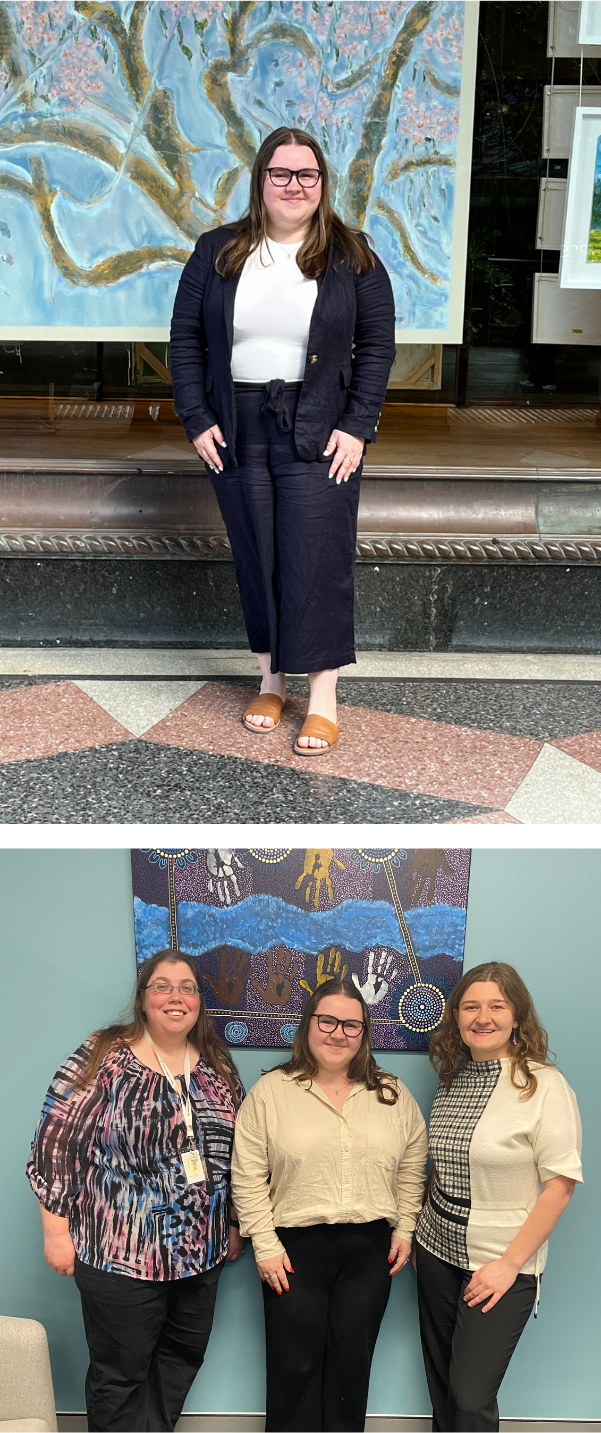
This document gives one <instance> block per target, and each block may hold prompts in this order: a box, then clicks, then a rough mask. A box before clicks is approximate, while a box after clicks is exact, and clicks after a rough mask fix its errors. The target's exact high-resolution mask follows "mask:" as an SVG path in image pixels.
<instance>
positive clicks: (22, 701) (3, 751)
mask: <svg viewBox="0 0 601 1433" xmlns="http://www.w3.org/2000/svg"><path fill="white" fill-rule="evenodd" d="M113 741H131V733H130V732H128V731H126V730H125V727H122V726H121V725H120V723H119V722H118V721H115V720H114V717H111V716H109V715H108V713H107V712H105V711H103V709H102V707H99V706H98V703H97V702H95V701H93V700H92V698H91V697H88V696H86V694H85V692H82V691H81V690H80V688H79V687H77V686H75V684H74V683H73V682H48V683H46V684H44V685H40V686H33V687H17V688H16V689H15V690H12V691H7V692H2V693H0V761H25V760H27V759H29V758H31V757H36V756H55V755H56V753H57V752H59V751H81V750H83V749H84V748H85V747H90V746H106V745H107V744H108V743H109V742H113Z"/></svg>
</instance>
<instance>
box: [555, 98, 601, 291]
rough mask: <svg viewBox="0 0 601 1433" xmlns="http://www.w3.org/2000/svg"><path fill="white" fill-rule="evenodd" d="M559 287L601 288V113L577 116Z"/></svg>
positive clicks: (577, 113) (583, 112) (578, 113)
mask: <svg viewBox="0 0 601 1433" xmlns="http://www.w3.org/2000/svg"><path fill="white" fill-rule="evenodd" d="M559 285H560V288H562V289H599V288H601V110H598V109H596V108H595V109H590V108H588V107H585V106H583V107H582V108H578V109H577V110H576V111H575V114H574V130H573V137H572V147H571V156H570V168H569V172H568V188H567V196H566V212H565V223H564V234H563V244H562V249H561V262H560V268H559Z"/></svg>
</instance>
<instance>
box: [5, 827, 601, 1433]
mask: <svg viewBox="0 0 601 1433" xmlns="http://www.w3.org/2000/svg"><path fill="white" fill-rule="evenodd" d="M600 889H601V852H600V851H548V852H547V851H523V850H521V851H475V852H474V854H473V858H472V874H471V882H470V902H469V909H468V921H467V943H466V958H465V965H466V968H469V967H470V966H473V965H476V964H478V963H479V962H480V961H482V960H485V959H489V958H491V957H496V958H499V959H507V960H510V961H511V962H512V963H514V964H515V965H516V966H517V967H518V969H519V970H520V972H521V973H522V975H523V976H524V978H525V980H526V981H527V983H528V984H529V985H530V988H531V989H532V991H533V993H534V995H535V999H536V1003H537V1006H538V1009H539V1012H540V1014H541V1017H542V1019H543V1020H544V1022H545V1024H546V1025H547V1026H548V1028H549V1031H550V1035H551V1043H552V1045H553V1046H554V1048H555V1050H556V1052H557V1055H558V1059H559V1063H560V1065H561V1068H562V1070H563V1071H564V1074H565V1075H566V1077H567V1079H568V1080H569V1082H570V1084H571V1085H572V1087H573V1088H574V1089H575V1090H576V1092H577V1095H578V1099H579V1102H580V1106H581V1110H582V1114H583V1121H584V1131H585V1162H584V1169H585V1181H586V1183H585V1186H584V1188H583V1189H578V1190H577V1191H576V1194H575V1196H574V1199H573V1201H572V1203H571V1205H570V1207H569V1209H568V1210H567V1212H566V1214H565V1215H564V1217H563V1219H562V1221H561V1224H560V1227H559V1229H558V1230H557V1231H556V1233H555V1234H554V1235H553V1236H552V1239H551V1254H550V1259H549V1264H548V1268H547V1272H546V1274H545V1279H544V1285H543V1297H542V1303H541V1309H540V1317H539V1319H538V1322H537V1323H536V1324H535V1323H533V1322H532V1321H531V1322H530V1323H529V1325H528V1327H527V1329H526V1331H525V1333H524V1335H523V1337H522V1340H521V1342H520V1344H519V1347H518V1349H517V1351H516V1354H515V1355H514V1358H513V1361H512V1363H511V1366H510V1370H509V1372H508V1374H507V1377H506V1379H505V1382H504V1384H503V1388H502V1390H501V1414H502V1416H504V1417H518V1416H525V1417H538V1418H541V1417H547V1418H569V1417H572V1418H595V1417H596V1418H598V1417H599V1416H600V1415H601V1398H600V1396H599V1380H598V1373H597V1371H596V1370H597V1365H598V1330H599V1299H598V1290H599V1287H600V1284H601V1278H600V1275H601V1270H600V1253H599V1249H600V1241H599V1237H598V1207H599V1187H600V1176H601V1170H600V1168H599V1164H600V1160H599V1137H598V1130H599V1113H598V1111H599V1083H600V1080H599V1073H598V1069H599V1062H598V1053H597V1052H598V1012H599V1008H600V1003H601V936H600V932H599V890H600ZM0 908H1V909H2V913H3V936H4V940H3V955H2V1000H3V1009H4V1011H5V1016H4V1030H3V1037H4V1038H3V1042H2V1047H1V1054H0V1061H1V1069H0V1075H1V1080H2V1090H3V1099H2V1102H1V1108H2V1161H1V1180H2V1185H1V1196H0V1197H1V1201H2V1204H1V1207H2V1221H1V1225H0V1239H1V1246H0V1256H1V1265H0V1274H1V1280H0V1286H1V1291H2V1292H1V1295H0V1311H1V1312H2V1313H6V1314H17V1315H22V1316H24V1317H32V1318H37V1319H40V1320H41V1322H42V1323H43V1324H44V1325H45V1327H46V1329H47V1331H48V1335H49V1339H50V1349H51V1356H52V1365H53V1372H54V1379H55V1389H56V1401H57V1407H58V1408H59V1409H60V1410H62V1411H68V1410H81V1409H83V1407H84V1397H83V1382H84V1376H85V1368H86V1347H85V1341H84V1337H83V1330H82V1325H81V1316H80V1311H79V1301H78V1296H77V1291H76V1289H75V1287H74V1285H73V1283H72V1281H71V1280H61V1279H60V1278H59V1277H58V1276H57V1275H55V1274H53V1273H52V1272H51V1271H50V1269H48V1267H47V1266H46V1265H45V1263H44V1261H43V1257H42V1239H41V1225H40V1220H39V1215H38V1211H37V1204H36V1200H35V1198H34V1196H33V1194H31V1193H30V1191H29V1188H28V1185H27V1183H26V1181H25V1177H24V1173H23V1169H24V1165H25V1160H26V1157H27V1152H28V1147H29V1142H30V1139H31V1134H32V1132H33V1128H34V1125H35V1122H36V1118H37V1115H38V1112H39V1109H40V1105H41V1102H42V1098H43V1095H44V1092H45V1090H46V1087H47V1084H48V1082H49V1080H50V1078H51V1076H52V1074H53V1073H54V1071H55V1069H56V1068H57V1066H58V1065H59V1064H60V1062H61V1061H62V1060H63V1059H64V1057H65V1055H66V1054H68V1053H69V1052H70V1051H71V1050H73V1049H74V1048H75V1046H76V1045H77V1044H78V1043H79V1042H80V1040H81V1039H82V1038H83V1036H84V1035H86V1034H87V1033H88V1032H89V1031H90V1030H91V1029H93V1028H95V1027H96V1026H97V1025H98V1024H100V1023H101V1022H103V1021H108V1020H109V1019H110V1018H112V1017H114V1016H115V1015H116V1013H117V1012H118V1011H119V1010H121V1009H122V1007H123V1006H124V1005H125V1004H126V1002H127V999H128V995H129V992H130V989H131V986H132V984H133V980H134V972H135V955H134V939H133V928H132V891H131V876H130V865H129V852H127V851H98V852H87V851H77V852H67V851H65V852H59V851H54V852H45V851H31V852H26V851H8V852H7V851H3V852H0ZM270 1063H271V1064H274V1063H277V1060H276V1058H275V1057H273V1056H270V1055H269V1054H268V1053H267V1052H266V1051H242V1052H240V1054H239V1066H240V1072H241V1075H242V1078H243V1079H244V1081H245V1082H246V1084H247V1086H250V1085H251V1084H252V1083H253V1081H254V1080H255V1079H256V1078H257V1077H258V1075H259V1074H260V1071H261V1069H262V1068H264V1067H265V1066H266V1065H268V1064H270ZM385 1063H386V1064H387V1065H388V1067H389V1068H390V1069H391V1070H393V1071H394V1072H395V1073H396V1074H398V1075H399V1076H400V1078H401V1079H403V1080H404V1081H405V1082H406V1084H407V1085H408V1086H409V1088H410V1089H411V1090H412V1092H413V1094H414V1095H415V1097H416V1099H417V1100H418V1101H419V1103H420V1105H421V1107H422V1109H423V1111H424V1113H425V1114H426V1115H427V1113H428V1109H429V1106H430V1104H431V1101H432V1098H433V1095H434V1089H435V1078H434V1075H433V1072H432V1071H431V1069H430V1066H429V1064H428V1060H427V1057H426V1056H425V1055H422V1054H388V1055H387V1056H386V1060H385ZM9 1091H10V1092H11V1094H10V1095H9V1093H8V1092H9ZM262 1350H263V1333H262V1310H261V1296H260V1285H259V1281H258V1278H257V1275H256V1272H255V1269H254V1264H253V1261H252V1257H251V1255H250V1254H249V1253H247V1254H245V1256H244V1258H243V1259H242V1260H241V1261H240V1262H239V1264H237V1265H234V1266H233V1267H232V1268H226V1271H225V1273H224V1275H223V1278H222V1281H221V1285H220V1291H219V1298H218V1306H217V1316H216V1323H215V1328H214V1332H213V1336H212V1339H211V1344H210V1347H209V1353H208V1357H207V1362H206V1364H205V1367H204V1369H203V1370H202V1372H201V1374H200V1376H199V1378H198V1379H197V1381H196V1384H195V1385H194V1389H193V1391H192V1393H191V1396H190V1398H189V1400H188V1408H189V1410H191V1411H198V1412H201V1411H205V1410H206V1411H215V1412H217V1411H225V1410H231V1411H242V1410H247V1411H257V1410H260V1409H262V1408H264V1406H265V1404H264V1383H263V1352H262ZM370 1411H372V1412H378V1413H397V1414H400V1413H404V1414H411V1413H413V1414H420V1413H421V1414H423V1413H426V1412H428V1399H427V1393H426V1387H425V1381H424V1377H423V1371H422V1363H421V1354H420V1348H419V1338H418V1332H417V1315H416V1306H415V1282H414V1276H413V1273H412V1271H405V1272H404V1273H403V1274H402V1275H401V1276H399V1277H398V1278H397V1279H395V1281H394V1284H393V1291H392V1297H391V1301H390V1305H389V1308H388V1311H387V1314H386V1318H385V1321H384V1324H383V1327H382V1331H381V1334H380V1339H379V1342H378V1346H377V1349H376V1356H375V1361H374V1369H373V1376H372V1387H371V1399H370Z"/></svg>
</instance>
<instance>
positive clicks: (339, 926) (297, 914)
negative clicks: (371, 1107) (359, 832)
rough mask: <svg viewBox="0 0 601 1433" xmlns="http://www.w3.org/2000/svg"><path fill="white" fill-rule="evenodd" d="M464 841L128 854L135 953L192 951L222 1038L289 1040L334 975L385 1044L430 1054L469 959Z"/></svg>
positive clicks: (255, 1042)
mask: <svg viewBox="0 0 601 1433" xmlns="http://www.w3.org/2000/svg"><path fill="white" fill-rule="evenodd" d="M469 866H470V852H469V851H468V850H438V851H437V850H433V851H421V850H402V849H400V848H396V849H395V848H392V847H390V848H386V849H375V848H369V849H365V850H363V849H361V850H360V849H356V850H351V849H346V848H342V847H341V848H339V849H335V848H334V849H330V850H325V849H324V850H315V849H309V848H306V849H304V848H292V849H287V848H284V847H282V848H281V849H275V848H273V847H268V848H265V849H256V848H253V849H250V848H249V849H247V850H236V851H234V850H216V849H199V850H184V849H181V850H167V849H165V850H158V849H148V850H138V851H132V873H133V891H134V922H135V939H136V953H137V959H138V963H141V962H142V961H143V960H146V959H147V958H148V956H150V955H154V954H155V953H156V952H157V951H159V950H167V949H173V950H182V951H186V952H187V953H188V954H189V955H193V956H194V959H195V961H196V964H197V969H198V972H199V976H200V977H201V979H202V983H203V987H204V990H205V994H206V1000H207V1005H208V1008H209V1010H210V1013H211V1016H212V1018H213V1020H214V1022H215V1025H216V1027H217V1030H218V1031H219V1034H220V1035H221V1036H222V1038H223V1039H224V1040H226V1041H227V1043H228V1044H229V1045H232V1046H236V1045H239V1046H246V1047H249V1046H259V1047H268V1048H275V1049H285V1048H286V1047H288V1046H290V1045H291V1043H292V1041H293V1039H294V1034H295V1030H296V1027H297V1025H298V1021H299V1018H300V1014H301V1011H302V1009H303V1007H304V1005H305V1003H306V1001H307V999H308V998H309V995H310V994H311V993H312V992H313V991H314V990H315V988H316V986H317V985H319V984H321V983H323V981H324V980H326V979H327V978H328V977H329V976H338V977H339V978H342V977H346V978H347V979H348V980H350V981H352V982H353V983H354V984H355V985H356V986H357V987H358V988H359V989H360V990H361V992H362V994H363V996H364V998H365V1000H366V1002H367V1004H368V1006H369V1008H370V1016H371V1021H372V1027H373V1032H372V1033H373V1044H374V1047H375V1049H377V1050H424V1049H427V1047H428V1040H429V1037H430V1034H431V1033H432V1031H433V1030H435V1029H436V1028H437V1026H438V1025H439V1024H440V1020H441V1018H442V1014H443V1010H444V1005H445V1001H446V999H447V997H448V995H449V993H450V991H451V990H452V988H453V986H454V984H455V982H456V981H457V980H458V979H459V976H460V975H461V972H462V969H463V950H464V941H465V921H466V911H467V895H468V880H469Z"/></svg>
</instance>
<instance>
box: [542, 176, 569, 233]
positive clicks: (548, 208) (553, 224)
mask: <svg viewBox="0 0 601 1433" xmlns="http://www.w3.org/2000/svg"><path fill="white" fill-rule="evenodd" d="M567 184H568V181H567V179H552V178H546V177H544V178H543V179H541V181H540V187H539V191H538V214H537V219H536V247H537V249H561V246H562V243H563V226H564V219H565V209H566V190H567Z"/></svg>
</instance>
